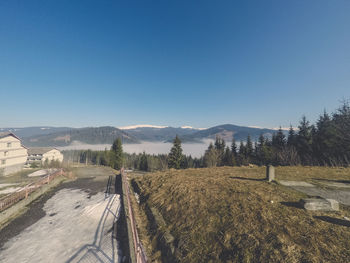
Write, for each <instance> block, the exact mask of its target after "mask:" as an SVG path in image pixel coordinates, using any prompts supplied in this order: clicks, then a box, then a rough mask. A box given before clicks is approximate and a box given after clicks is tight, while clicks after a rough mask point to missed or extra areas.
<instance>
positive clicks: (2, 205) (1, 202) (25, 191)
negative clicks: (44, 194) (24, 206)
mask: <svg viewBox="0 0 350 263" xmlns="http://www.w3.org/2000/svg"><path fill="white" fill-rule="evenodd" d="M61 175H65V173H64V171H63V169H59V170H57V171H55V172H53V173H51V174H48V175H46V176H45V177H42V178H40V179H39V180H38V181H36V182H33V183H30V184H27V185H26V186H24V187H22V188H21V189H20V190H18V191H16V192H14V193H11V194H8V195H6V196H4V197H2V198H0V212H1V211H4V210H5V209H7V208H9V207H10V206H12V205H14V204H15V203H17V202H19V201H21V200H23V199H27V198H28V196H29V195H30V194H31V193H32V192H34V191H36V190H37V189H39V188H40V187H42V186H43V185H45V184H49V183H50V181H52V180H53V179H55V178H56V177H58V176H61Z"/></svg>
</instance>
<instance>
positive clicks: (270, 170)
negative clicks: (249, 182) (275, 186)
mask: <svg viewBox="0 0 350 263" xmlns="http://www.w3.org/2000/svg"><path fill="white" fill-rule="evenodd" d="M266 180H268V181H269V182H272V181H274V180H275V167H273V166H272V165H268V166H266Z"/></svg>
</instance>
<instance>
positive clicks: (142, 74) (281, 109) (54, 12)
mask: <svg viewBox="0 0 350 263" xmlns="http://www.w3.org/2000/svg"><path fill="white" fill-rule="evenodd" d="M349 14H350V1H348V0H336V1H330V0H314V1H312V0H308V1H305V0H295V1H281V0H275V1H272V0H271V1H270V0H265V1H261V0H256V1H249V0H244V1H243V0H242V1H232V0H229V1H223V0H220V1H213V0H211V1H190V0H184V1H180V0H176V1H170V0H169V1H164V0H159V1H145V0H142V1H101V0H96V1H87V0H81V1H78V0H74V1H71V0H67V1H65V0H60V1H50V0H43V1H35V0H31V1H18V0H17V1H15V0H1V1H0V101H1V102H0V106H1V110H0V127H9V126H12V127H23V126H34V125H52V126H73V127H83V126H101V125H113V126H126V125H131V124H141V123H142V124H144V123H147V124H158V125H171V126H182V125H191V126H194V127H210V126H214V125H218V124H224V123H232V124H237V125H250V126H263V127H277V126H279V125H282V126H289V124H290V123H291V124H293V125H296V124H297V123H298V121H299V119H300V118H301V116H302V115H303V114H305V115H306V116H307V117H308V118H309V119H310V120H311V121H315V120H316V118H317V116H318V115H319V113H321V112H322V111H323V110H324V109H326V110H328V111H330V112H332V111H333V110H334V109H336V108H337V107H338V106H339V101H340V100H341V99H343V98H345V99H349V98H350V15H349Z"/></svg>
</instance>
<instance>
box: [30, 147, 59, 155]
mask: <svg viewBox="0 0 350 263" xmlns="http://www.w3.org/2000/svg"><path fill="white" fill-rule="evenodd" d="M51 150H57V149H56V148H54V147H33V148H29V149H28V155H33V154H44V153H47V152H49V151H51Z"/></svg>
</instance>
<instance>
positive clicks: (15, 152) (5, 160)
mask: <svg viewBox="0 0 350 263" xmlns="http://www.w3.org/2000/svg"><path fill="white" fill-rule="evenodd" d="M27 156H28V154H27V148H25V147H24V146H23V145H22V143H21V140H20V139H19V138H18V137H17V136H16V135H14V134H13V133H12V132H0V176H1V175H8V174H10V173H15V172H18V171H20V170H21V169H22V168H23V166H24V164H25V163H26V161H27Z"/></svg>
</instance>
